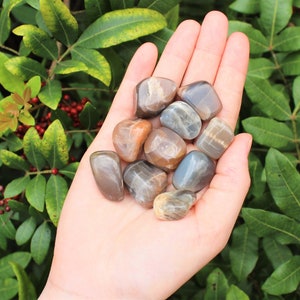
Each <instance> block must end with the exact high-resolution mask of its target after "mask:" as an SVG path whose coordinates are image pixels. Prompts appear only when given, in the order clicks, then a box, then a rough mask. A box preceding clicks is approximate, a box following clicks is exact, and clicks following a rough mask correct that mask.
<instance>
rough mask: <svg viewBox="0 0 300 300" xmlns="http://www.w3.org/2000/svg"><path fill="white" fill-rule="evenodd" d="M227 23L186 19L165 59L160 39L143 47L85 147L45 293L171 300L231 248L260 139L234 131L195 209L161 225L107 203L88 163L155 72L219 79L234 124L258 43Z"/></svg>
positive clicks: (132, 208) (149, 214)
mask: <svg viewBox="0 0 300 300" xmlns="http://www.w3.org/2000/svg"><path fill="white" fill-rule="evenodd" d="M227 28H228V21H227V18H226V17H225V16H224V15H223V14H222V13H220V12H217V11H212V12H210V13H208V14H207V15H206V17H205V19H204V20H203V23H202V25H201V26H200V24H198V23H197V22H195V21H192V20H187V21H184V22H182V23H181V24H180V25H179V26H178V29H177V30H176V32H175V33H174V35H173V36H172V38H171V39H170V41H169V42H168V44H167V46H166V48H165V50H164V52H163V54H162V56H161V58H160V60H159V61H158V62H157V50H156V48H155V46H154V45H153V44H151V43H145V44H143V45H142V46H141V47H140V48H139V49H138V50H137V52H136V53H135V55H134V57H133V58H132V60H131V63H130V65H129V67H128V69H127V72H126V74H125V76H124V79H123V81H122V84H121V86H120V88H119V90H118V93H117V95H116V97H115V99H114V102H113V104H112V106H111V109H110V111H109V114H108V115H107V118H106V120H105V122H104V124H103V126H102V129H101V131H100V132H99V134H98V135H97V137H96V138H95V140H94V142H93V143H92V145H91V146H90V147H89V149H88V150H87V152H86V153H85V155H84V157H83V158H82V161H81V163H80V166H79V169H78V171H77V173H76V176H75V178H74V181H73V184H72V186H71V188H70V190H69V193H68V195H67V198H66V201H65V204H64V207H63V210H62V214H61V217H60V221H59V226H58V230H57V237H56V245H55V251H54V258H53V262H52V267H51V271H50V275H49V278H48V281H47V284H46V286H45V288H44V291H43V292H42V294H41V296H40V299H56V300H57V299H64V300H66V299H110V300H113V299H166V298H167V297H168V296H170V295H171V294H172V293H174V292H175V291H176V290H177V289H178V288H179V287H180V286H181V285H183V284H184V283H185V282H186V281H187V280H189V279H190V278H191V277H192V276H193V275H194V274H195V273H196V272H198V271H199V270H200V269H201V268H202V267H203V266H205V265H206V264H207V263H208V262H209V261H210V260H211V259H213V258H214V257H215V256H216V255H217V254H218V253H219V252H220V251H221V250H222V249H223V248H224V246H225V245H226V243H227V241H228V239H229V237H230V234H231V231H232V229H233V226H234V224H235V221H236V219H237V217H238V215H239V212H240V209H241V206H242V204H243V201H244V198H245V196H246V194H247V192H248V189H249V186H250V179H249V173H248V160H247V157H248V154H249V150H250V147H251V141H252V139H251V136H250V135H248V134H245V133H242V134H239V135H237V136H236V137H235V139H234V141H233V143H232V144H231V145H230V147H229V148H228V149H227V150H226V152H225V153H224V155H223V156H222V157H221V158H220V160H219V161H218V164H217V171H216V175H215V176H214V178H213V180H212V182H211V184H210V185H209V187H208V188H207V189H205V190H204V191H202V192H200V193H199V195H198V201H197V203H196V205H195V206H194V207H193V208H192V209H191V211H190V212H189V213H188V215H187V216H186V217H185V218H183V219H181V220H179V221H160V220H158V219H157V218H156V217H155V215H154V213H153V210H152V209H149V210H147V209H144V208H142V207H140V206H139V205H138V204H136V203H135V201H134V200H133V199H132V198H131V197H130V196H129V195H127V196H126V197H125V199H124V200H123V201H122V202H118V203H114V202H111V201H109V200H107V199H105V198H104V197H103V196H102V195H101V193H100V191H99V190H98V188H97V186H96V184H95V181H94V178H93V175H92V172H91V168H90V165H89V155H90V154H91V153H92V152H94V151H96V150H104V149H105V150H113V149H114V148H113V144H112V141H111V135H112V130H113V128H114V127H115V125H116V124H117V123H118V122H120V121H121V120H124V119H127V118H131V117H133V115H134V103H133V97H132V95H133V90H134V88H135V86H136V85H137V84H138V83H139V82H140V81H141V80H143V79H144V78H146V77H148V76H151V75H152V76H161V77H166V78H170V79H172V80H174V81H175V82H176V83H177V84H178V86H181V85H184V84H188V83H191V82H194V81H197V80H206V81H208V82H210V83H212V84H213V85H214V87H215V89H216V91H217V93H218V94H219V96H220V98H221V101H222V104H223V109H222V111H221V112H220V114H219V117H221V118H223V119H224V120H225V121H227V123H228V124H230V126H231V127H232V128H234V127H235V124H236V122H237V118H238V115H239V110H240V105H241V99H242V93H243V87H244V82H245V77H246V72H247V65H248V57H249V43H248V39H247V37H246V36H245V35H244V34H242V33H238V32H236V33H233V34H232V35H230V36H229V37H228V36H227Z"/></svg>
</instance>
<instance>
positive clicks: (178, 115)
mask: <svg viewBox="0 0 300 300" xmlns="http://www.w3.org/2000/svg"><path fill="white" fill-rule="evenodd" d="M160 123H161V125H162V126H164V127H167V128H169V129H171V130H173V131H175V132H176V133H177V134H178V135H180V136H181V137H182V138H183V139H185V140H192V139H194V138H195V137H196V136H197V135H198V134H199V132H200V129H201V125H202V122H201V119H200V116H199V115H198V114H197V112H196V111H195V110H194V109H193V108H192V107H191V106H190V105H189V104H187V103H186V102H183V101H175V102H173V103H171V104H170V105H169V106H168V107H167V108H166V109H164V110H163V112H162V113H161V115H160Z"/></svg>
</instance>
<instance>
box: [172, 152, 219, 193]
mask: <svg viewBox="0 0 300 300" xmlns="http://www.w3.org/2000/svg"><path fill="white" fill-rule="evenodd" d="M215 169H216V165H215V163H214V162H213V160H212V159H210V158H209V157H208V156H207V155H206V154H204V153H202V152H200V151H198V150H194V151H191V152H190V153H188V154H187V155H186V156H185V158H184V159H183V160H182V161H181V163H180V164H179V166H178V167H177V169H176V170H175V172H174V175H173V185H174V187H175V188H176V189H178V190H189V191H192V192H198V191H200V190H202V189H203V188H204V187H205V186H207V185H208V184H209V183H210V181H211V180H212V178H213V176H214V174H215Z"/></svg>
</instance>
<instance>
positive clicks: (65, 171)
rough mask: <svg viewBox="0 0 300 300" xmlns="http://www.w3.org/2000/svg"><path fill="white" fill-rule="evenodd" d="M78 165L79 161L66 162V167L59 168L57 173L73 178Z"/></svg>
mask: <svg viewBox="0 0 300 300" xmlns="http://www.w3.org/2000/svg"><path fill="white" fill-rule="evenodd" d="M78 166H79V162H74V163H71V164H68V165H67V166H66V167H64V168H62V169H60V170H59V173H60V174H62V175H64V176H66V177H68V178H70V179H73V178H74V176H75V173H76V171H77V169H78Z"/></svg>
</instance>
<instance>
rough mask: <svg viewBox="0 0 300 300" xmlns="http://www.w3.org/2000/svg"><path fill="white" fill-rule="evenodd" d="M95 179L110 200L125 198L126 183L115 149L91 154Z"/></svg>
mask: <svg viewBox="0 0 300 300" xmlns="http://www.w3.org/2000/svg"><path fill="white" fill-rule="evenodd" d="M90 165H91V168H92V171H93V175H94V178H95V181H96V183H97V185H98V188H99V190H100V191H101V193H102V194H103V196H104V197H105V198H107V199H109V200H113V201H120V200H122V199H123V198H124V185H123V179H122V170H121V165H120V158H119V156H118V155H117V153H115V152H113V151H96V152H94V153H92V154H91V156H90Z"/></svg>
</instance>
